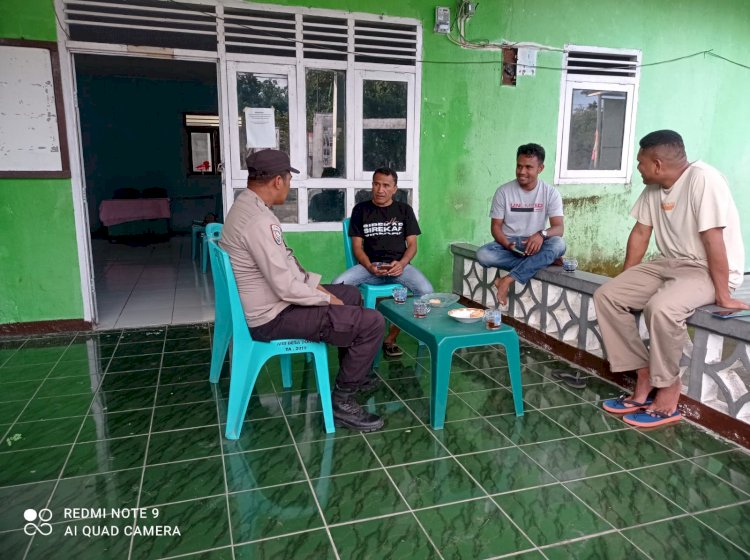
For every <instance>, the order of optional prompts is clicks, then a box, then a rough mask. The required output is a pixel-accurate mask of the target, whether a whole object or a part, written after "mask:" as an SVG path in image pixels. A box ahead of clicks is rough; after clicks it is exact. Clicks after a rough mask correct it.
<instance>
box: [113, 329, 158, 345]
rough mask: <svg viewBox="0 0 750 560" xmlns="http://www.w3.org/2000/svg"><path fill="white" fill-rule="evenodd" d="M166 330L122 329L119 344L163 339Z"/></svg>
mask: <svg viewBox="0 0 750 560" xmlns="http://www.w3.org/2000/svg"><path fill="white" fill-rule="evenodd" d="M165 334H166V330H165V329H163V328H152V329H128V330H124V331H122V335H121V336H120V339H119V341H120V343H121V344H128V343H130V342H151V341H154V340H164V337H165Z"/></svg>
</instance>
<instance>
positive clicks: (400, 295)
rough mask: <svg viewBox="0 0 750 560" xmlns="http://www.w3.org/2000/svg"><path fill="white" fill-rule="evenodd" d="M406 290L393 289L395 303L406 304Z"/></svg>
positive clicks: (401, 288) (402, 288)
mask: <svg viewBox="0 0 750 560" xmlns="http://www.w3.org/2000/svg"><path fill="white" fill-rule="evenodd" d="M406 292H407V290H406V288H404V287H403V286H402V287H400V288H393V300H394V301H395V302H396V303H399V304H400V303H406Z"/></svg>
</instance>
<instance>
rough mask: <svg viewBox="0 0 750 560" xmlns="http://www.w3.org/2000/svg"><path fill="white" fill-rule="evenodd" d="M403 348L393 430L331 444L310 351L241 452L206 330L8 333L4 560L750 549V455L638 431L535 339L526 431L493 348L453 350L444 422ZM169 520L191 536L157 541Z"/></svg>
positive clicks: (385, 410) (594, 554)
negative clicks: (570, 385)
mask: <svg viewBox="0 0 750 560" xmlns="http://www.w3.org/2000/svg"><path fill="white" fill-rule="evenodd" d="M402 343H403V346H404V348H405V350H406V354H405V355H404V357H403V358H402V359H398V360H388V361H385V362H383V364H382V366H381V373H380V375H381V377H382V378H383V380H384V382H385V383H384V385H383V387H382V388H380V389H378V390H377V392H375V393H374V394H373V395H372V396H371V397H370V398H369V400H367V406H369V407H370V408H371V409H372V410H373V411H377V412H378V413H380V414H383V415H384V416H385V418H386V430H384V431H381V432H377V433H372V434H366V435H361V434H356V433H352V432H349V431H346V430H344V429H340V430H339V431H337V432H336V434H333V435H330V436H326V434H325V433H324V432H323V430H322V426H321V424H322V421H321V416H320V413H319V411H318V398H317V395H316V393H315V391H314V389H312V387H313V386H314V375H313V373H312V372H311V371H310V369H308V366H307V364H306V363H305V362H304V360H302V359H299V360H298V361H295V362H294V386H293V388H292V389H291V390H289V391H284V390H283V389H282V388H281V387H280V385H279V378H280V376H279V372H278V366H277V362H276V361H272V362H269V363H268V364H267V365H266V367H265V368H264V371H263V372H262V374H261V376H260V377H259V380H258V384H257V386H256V394H254V396H253V397H252V400H251V408H250V411H249V413H248V419H247V421H246V423H245V426H244V429H243V432H242V435H241V438H240V439H239V440H237V441H228V440H225V439H223V437H222V434H223V429H224V427H223V425H222V422H223V420H224V417H225V416H224V415H225V409H226V404H227V403H226V396H227V389H228V380H227V377H228V376H227V375H226V373H225V375H224V376H223V377H222V380H221V382H220V383H219V384H218V385H216V386H212V385H210V384H209V383H208V381H207V377H208V362H209V357H210V351H209V346H210V326H209V325H196V326H191V327H167V328H159V329H152V330H123V331H112V332H102V333H94V334H91V333H88V334H79V335H64V336H48V337H34V338H29V339H4V340H1V341H0V383H1V388H2V391H0V397H1V400H2V403H1V404H0V426H1V428H0V429H1V430H2V433H3V443H2V452H0V503H1V504H3V507H2V508H0V550H2V557H3V559H8V560H10V559H12V560H15V559H27V558H28V559H36V558H43V559H49V558H64V559H75V560H86V559H102V558H106V559H120V558H121V559H127V558H131V559H146V558H171V557H184V558H194V559H202V560H218V559H227V560H229V559H234V560H237V559H258V558H261V559H274V560H275V559H286V558H289V559H293V560H302V559H311V560H319V559H326V558H341V559H355V560H361V559H368V558H372V559H400V558H403V559H408V560H420V559H426V558H445V559H454V558H455V559H479V558H491V557H509V556H515V557H518V558H523V559H541V558H548V559H568V558H577V559H580V558H597V559H598V558H606V559H627V560H632V559H636V558H654V559H657V560H664V559H669V558H679V559H684V558H696V559H704V558H710V559H719V558H721V559H729V558H746V557H748V553H750V494H749V493H750V455H748V454H747V453H746V452H745V451H743V450H742V449H740V448H738V447H736V446H735V445H733V444H730V443H727V442H724V441H722V440H719V439H716V438H715V437H713V436H712V435H710V434H708V433H706V432H704V431H702V430H701V429H698V428H696V427H695V426H693V425H691V424H689V423H688V422H683V423H680V424H678V425H673V426H669V427H664V428H662V429H657V430H655V431H651V432H648V433H644V432H639V431H636V430H633V429H630V428H628V427H627V426H626V425H625V424H624V423H622V422H621V421H620V420H619V419H618V418H615V417H612V416H610V415H607V414H605V413H603V412H601V410H600V409H599V408H598V403H599V401H600V400H601V399H602V398H605V397H609V396H613V395H616V394H618V392H619V391H618V389H617V388H615V387H613V386H611V385H609V384H607V383H605V382H604V381H602V380H600V379H598V378H594V377H591V378H589V379H588V387H587V388H586V389H585V390H583V391H574V390H568V389H566V388H565V387H563V386H561V385H559V384H557V383H555V382H553V381H552V380H551V379H550V377H549V375H550V373H551V372H552V371H553V370H554V369H555V368H567V367H570V366H568V365H566V364H565V363H563V362H560V361H556V360H555V359H554V357H553V356H550V355H549V354H546V353H545V352H542V351H540V350H538V349H536V348H534V347H532V346H529V345H526V344H524V345H523V364H524V368H523V379H524V384H525V387H524V400H525V401H526V415H525V416H524V417H523V418H517V417H515V416H514V415H513V414H510V411H511V410H512V398H511V393H510V391H509V390H508V388H507V387H506V384H507V382H508V376H507V372H506V369H505V368H504V367H503V365H502V364H503V363H504V359H503V356H502V354H501V351H500V350H498V349H496V348H493V347H483V348H479V349H475V351H473V352H468V351H466V352H462V353H461V354H460V355H457V356H454V361H453V366H452V368H453V369H452V376H451V384H450V388H451V394H450V396H449V407H448V422H447V423H446V426H445V429H444V430H440V431H433V430H431V429H430V428H429V427H428V424H427V421H428V399H427V396H428V394H429V392H428V390H429V375H428V374H427V371H426V370H425V369H424V366H425V365H427V364H428V360H429V359H428V358H419V359H417V358H415V357H414V353H415V349H416V346H415V344H414V343H413V341H409V340H408V339H407V337H405V336H402ZM330 358H331V367H332V369H333V370H334V371H335V368H336V354H335V352H331V353H330ZM136 507H137V508H146V509H144V510H143V511H144V513H143V515H144V518H139V519H136V520H135V521H134V520H133V517H132V515H129V516H127V517H126V518H113V517H112V514H113V510H114V511H115V512H119V513H120V514H121V515H124V513H123V510H124V508H136ZM43 508H48V509H49V510H50V511H51V515H52V517H51V519H50V518H49V516H48V514H47V513H46V512H42V513H40V514H39V515H40V517H38V518H37V519H34V518H33V516H31V519H32V521H31V523H33V525H30V526H26V528H27V530H28V531H29V532H30V533H32V534H33V535H32V536H27V535H26V534H25V533H24V531H23V528H24V524H25V521H24V512H25V511H26V510H27V509H34V510H41V509H43ZM65 508H82V509H80V510H73V509H69V510H68V514H69V515H77V517H78V518H79V519H77V520H75V521H71V520H70V519H66V513H65V511H66V510H65ZM92 510H93V511H92ZM101 510H103V511H104V513H105V514H106V517H103V518H97V519H80V517H81V516H83V515H86V514H87V515H89V516H90V515H91V514H92V513H101ZM47 522H48V523H49V525H47V526H45V523H47ZM161 525H164V526H168V527H169V528H170V529H172V528H175V527H176V528H177V529H178V530H179V532H180V535H179V536H175V535H174V534H173V535H162V536H155V535H154V534H153V533H152V534H148V533H149V532H153V531H156V530H157V529H154V527H156V526H161ZM134 527H135V533H134ZM104 528H106V531H107V533H108V534H102V532H103V531H105V529H104ZM49 529H51V533H50V531H49ZM43 531H44V532H46V534H43V533H42V532H43ZM161 531H162V532H164V531H166V530H165V529H161ZM172 532H174V529H172ZM66 533H67V534H66ZM142 533H146V534H142Z"/></svg>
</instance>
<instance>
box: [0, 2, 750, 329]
mask: <svg viewBox="0 0 750 560" xmlns="http://www.w3.org/2000/svg"><path fill="white" fill-rule="evenodd" d="M277 3H279V4H284V5H301V6H308V7H317V8H331V9H341V10H346V11H350V10H352V9H356V10H357V11H363V12H367V11H369V12H374V13H379V14H386V15H391V16H401V17H411V18H417V19H419V20H421V21H422V23H423V27H424V50H423V58H424V59H425V60H426V61H427V62H425V64H424V65H423V81H422V100H421V104H422V129H421V132H420V133H421V154H420V158H421V159H420V163H421V174H420V184H421V191H420V223H421V226H422V230H423V232H424V235H423V236H422V238H421V240H420V253H419V255H418V257H417V260H416V263H415V264H417V265H418V266H419V267H421V268H422V269H423V270H424V271H425V273H426V274H427V275H428V276H429V277H430V278H431V280H432V281H433V284H434V285H435V287H436V288H437V289H441V290H447V289H449V288H450V279H451V269H452V262H451V257H450V253H449V250H448V247H449V245H450V243H451V242H454V241H468V242H473V243H477V244H480V243H484V242H486V241H489V240H490V234H489V218H488V217H487V214H488V211H489V206H490V201H491V198H492V195H493V193H494V191H495V189H496V187H497V186H498V185H499V184H500V183H502V182H505V181H507V180H510V179H511V178H513V172H514V161H515V157H514V154H515V149H516V147H517V146H518V145H519V144H522V143H525V142H530V141H535V142H539V143H541V144H542V145H544V146H545V147H546V148H547V151H548V153H549V154H550V155H549V157H548V160H547V169H546V170H545V172H544V173H543V175H542V177H543V178H544V179H545V180H548V181H550V180H551V179H552V177H553V171H552V170H553V169H554V164H555V162H554V152H555V146H556V141H557V139H556V137H557V116H558V104H559V93H560V72H559V70H544V69H539V70H538V72H537V75H536V76H534V77H521V78H519V82H518V86H517V87H515V88H510V87H500V86H499V82H500V65H499V63H497V62H498V61H499V53H487V52H477V51H470V50H464V49H460V48H459V47H456V46H454V45H452V44H451V43H450V42H448V40H447V39H446V38H445V37H443V36H441V35H436V34H434V33H432V26H433V24H434V8H435V5H436V4H439V3H438V2H428V1H426V0H360V1H359V2H357V3H356V6H353V3H352V2H351V1H349V0H310V1H308V2H299V1H293V0H286V1H283V0H280V1H278V2H277ZM0 4H1V5H0V36H6V37H26V38H35V39H51V38H52V37H53V33H54V16H53V14H52V11H51V0H33V1H29V0H4V1H3V2H2V3H0ZM561 6H566V4H564V3H560V2H559V0H536V1H535V2H528V1H526V0H502V1H500V0H490V1H486V2H480V4H479V8H478V11H477V15H476V16H475V17H474V18H473V19H472V20H471V21H470V22H469V24H468V26H467V35H468V37H469V38H470V39H474V40H479V39H486V40H491V41H500V40H508V41H513V42H535V43H540V44H543V45H547V46H549V47H553V48H555V49H560V48H562V47H563V46H564V45H565V44H566V43H574V44H579V45H592V46H603V47H627V48H639V49H641V50H642V51H643V62H644V63H645V64H652V63H656V62H660V61H664V60H668V59H673V58H677V57H682V56H685V55H688V54H691V53H695V52H698V51H703V50H708V49H713V50H714V52H715V53H717V54H720V55H722V56H725V57H727V58H730V59H732V60H735V61H737V62H740V63H742V64H745V65H750V55H748V52H750V49H749V48H748V47H749V46H750V39H749V37H750V2H746V1H745V0H714V1H713V2H710V3H709V2H705V0H673V1H671V2H661V3H655V2H652V1H651V0H632V1H631V2H622V1H621V0H578V2H576V3H575V8H563V7H561ZM430 61H432V62H430ZM482 61H492V62H493V63H492V64H477V63H478V62H482ZM438 62H440V63H438ZM445 62H448V64H445ZM561 62H562V54H561V53H560V52H557V51H542V52H540V55H539V58H538V64H539V65H541V66H550V67H554V68H559V67H560V65H561ZM747 91H750V71H749V70H748V69H747V68H743V67H740V66H736V65H732V64H730V63H728V62H725V61H722V60H719V59H716V58H712V57H706V56H698V57H694V58H690V59H685V60H681V61H678V62H674V63H671V64H661V65H655V66H646V67H644V68H643V69H642V73H641V84H640V90H639V103H638V111H637V117H636V139H638V138H640V137H641V136H643V135H644V134H646V133H648V132H650V131H652V130H656V129H659V128H673V129H676V130H678V131H679V132H681V133H682V135H683V136H684V138H685V141H686V144H687V148H688V155H689V157H690V158H691V159H698V158H700V159H703V160H705V161H707V162H709V163H711V164H713V165H714V166H716V167H717V168H719V169H720V170H721V171H722V172H723V173H724V174H725V175H726V176H727V178H728V179H729V182H730V186H731V187H732V190H733V193H734V197H735V201H736V203H737V206H738V207H739V210H740V215H741V216H742V217H745V216H750V191H749V190H748V189H745V188H743V187H744V182H745V176H746V172H747V169H748V168H750V148H748V144H747V141H746V132H745V131H746V129H747V125H748V123H750V103H748V102H747V100H746V99H747V95H746V92H747ZM24 184H25V183H24ZM32 184H38V185H39V188H40V189H41V188H42V185H45V186H49V185H48V183H47V182H38V183H37V182H32ZM8 187H10V189H9V190H10V191H12V192H14V191H13V189H21V188H25V187H22V186H21V182H17V181H16V182H13V181H10V182H7V181H4V182H2V183H0V189H6V188H8ZM57 188H59V189H60V191H64V190H66V189H68V190H69V185H68V183H67V182H64V181H63V182H61V183H60V186H59V187H57ZM641 188H642V186H641V183H640V177H639V176H638V175H637V173H636V174H635V177H634V182H633V184H632V185H565V186H562V187H561V188H560V190H561V192H562V193H563V197H564V199H565V203H566V214H567V218H566V226H567V228H566V236H565V237H566V240H567V242H568V245H569V247H570V250H569V252H570V253H571V254H574V255H576V256H577V257H578V258H579V260H580V262H581V264H582V266H583V267H586V268H589V269H592V270H595V271H599V272H605V273H615V272H616V271H617V270H618V269H619V265H620V263H621V261H622V258H623V256H624V248H625V242H626V239H627V235H628V232H629V231H630V228H631V227H632V221H631V219H630V218H629V217H628V210H629V208H630V206H631V205H632V203H633V201H634V200H635V198H636V197H637V195H638V193H639V192H640V191H641ZM0 192H2V191H0ZM4 195H5V193H3V194H2V195H0V196H4ZM6 196H7V195H6ZM66 196H68V197H69V193H67V194H66ZM40 198H41V199H42V200H41V203H42V204H40V205H42V206H45V205H46V206H55V203H56V202H58V201H59V200H60V199H61V198H64V197H63V196H62V195H61V193H60V192H57V189H56V188H49V191H48V192H45V193H44V195H42V196H41V197H40ZM45 199H49V204H48V203H47V201H46V200H45ZM2 200H3V199H2V198H0V201H2ZM34 200H35V202H36V203H37V204H39V203H40V201H39V199H38V198H36V199H34ZM13 209H14V211H17V209H16V208H15V206H14V207H13ZM67 212H69V216H68V217H69V222H70V224H71V225H70V230H69V231H68V232H67V235H68V236H69V237H72V236H73V228H72V209H71V208H70V207H69V209H68V210H67ZM22 214H23V217H19V216H14V217H13V218H12V220H13V221H14V222H13V223H12V224H11V225H12V227H14V228H21V227H22V226H21V225H20V220H23V219H25V218H27V217H28V215H27V210H26V209H25V207H24V210H23V212H22ZM39 223H44V224H45V226H46V224H47V223H48V220H45V221H44V222H39ZM743 228H744V229H743V233H744V239H745V240H746V248H745V249H746V255H747V261H748V263H749V266H750V218H745V219H744V223H743ZM287 237H288V240H289V242H290V244H291V245H292V246H293V247H295V249H296V250H297V253H298V255H299V257H300V260H301V261H302V262H303V263H304V264H306V265H307V266H308V267H309V268H311V269H314V270H316V271H319V272H321V273H323V275H324V278H326V279H330V278H332V277H333V276H334V275H335V274H337V273H338V272H339V271H340V270H341V269H342V268H343V257H342V256H341V238H340V234H339V233H337V232H336V233H333V232H331V233H324V234H320V233H298V234H289V235H288V236H287ZM50 241H51V240H50V235H48V234H47V232H46V231H44V232H40V233H36V234H35V235H34V237H33V241H30V242H29V243H31V244H32V245H33V246H32V247H30V249H31V250H32V251H36V252H39V251H45V250H46V247H49V246H51V245H54V244H51V243H50ZM56 254H57V255H60V254H62V256H58V257H57V259H58V264H59V265H60V266H62V267H69V268H71V269H72V270H71V273H70V277H71V278H74V277H75V278H76V280H65V279H62V280H61V281H62V282H66V283H67V284H66V286H64V288H65V291H66V293H70V292H71V291H75V289H78V286H77V270H75V268H76V267H77V260H76V259H75V246H74V245H72V246H69V247H68V249H64V250H63V252H62V253H56ZM15 255H16V257H14V258H18V256H19V255H20V252H19V253H15ZM38 266H40V267H41V265H38ZM29 272H30V273H31V274H32V275H35V276H39V277H42V278H44V270H43V269H42V268H39V269H32V270H29ZM49 282H51V281H49ZM59 283H60V281H55V285H58V284H59ZM14 290H15V289H11V290H10V291H9V292H8V293H9V295H10V297H11V299H12V300H13V301H14V302H15V301H18V302H19V306H18V307H19V308H20V309H22V311H21V312H20V315H19V317H20V318H19V319H17V320H28V321H31V320H36V319H35V317H37V315H36V314H35V313H34V312H32V309H33V306H30V307H29V309H26V304H25V303H23V301H24V300H25V296H24V295H23V294H25V293H26V290H25V288H17V290H18V291H17V292H16V291H14ZM18 294H21V295H20V296H19V295H18ZM39 299H41V298H39ZM47 299H49V300H52V297H50V298H47ZM69 299H71V298H69ZM79 300H80V297H78V298H76V300H75V301H79ZM57 305H59V304H58V303H57V302H54V301H44V300H42V301H41V302H40V306H42V307H44V308H50V309H56V306H57ZM66 306H68V304H66ZM71 307H75V308H76V309H77V312H76V311H72V312H71V311H70V310H69V309H68V308H67V307H66V310H65V311H64V312H65V313H68V315H66V316H68V317H74V316H80V314H81V311H80V303H75V302H74V304H73V305H72V306H71ZM8 320H10V319H8V318H6V317H4V316H3V315H0V322H3V321H8Z"/></svg>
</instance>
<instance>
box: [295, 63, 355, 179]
mask: <svg viewBox="0 0 750 560" xmlns="http://www.w3.org/2000/svg"><path fill="white" fill-rule="evenodd" d="M305 76H306V84H307V119H306V120H307V174H308V176H310V177H315V178H318V177H346V72H344V71H343V70H311V69H308V70H307V71H306V73H305Z"/></svg>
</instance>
